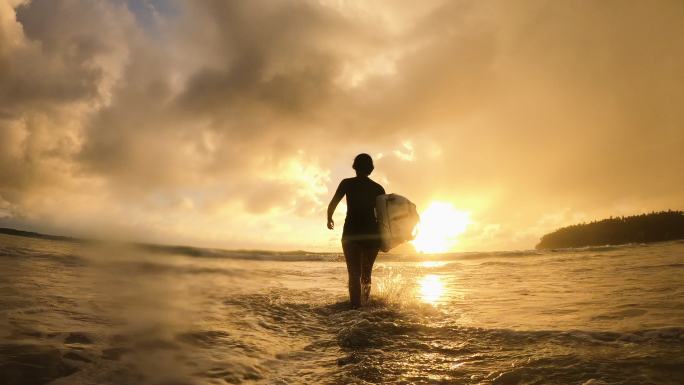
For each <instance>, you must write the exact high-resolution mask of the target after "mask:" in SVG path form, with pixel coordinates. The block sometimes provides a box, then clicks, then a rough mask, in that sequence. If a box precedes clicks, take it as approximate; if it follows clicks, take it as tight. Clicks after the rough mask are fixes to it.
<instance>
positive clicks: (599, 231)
mask: <svg viewBox="0 0 684 385" xmlns="http://www.w3.org/2000/svg"><path fill="white" fill-rule="evenodd" d="M675 239H684V212H682V211H671V210H670V211H661V212H653V213H650V214H641V215H634V216H630V217H618V218H613V217H611V218H609V219H603V220H600V221H594V222H591V223H582V224H578V225H572V226H568V227H563V228H561V229H558V230H556V231H554V232H552V233H549V234H546V235H544V236H543V237H542V238H541V241H540V242H539V244H538V245H537V249H555V248H565V247H585V246H600V245H620V244H625V243H647V242H662V241H671V240H675Z"/></svg>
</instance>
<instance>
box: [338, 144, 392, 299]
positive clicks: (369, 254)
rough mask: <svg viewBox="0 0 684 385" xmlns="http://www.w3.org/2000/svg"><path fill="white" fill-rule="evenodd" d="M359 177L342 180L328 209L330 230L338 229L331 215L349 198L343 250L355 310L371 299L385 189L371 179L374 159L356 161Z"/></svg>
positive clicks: (343, 232) (366, 158)
mask: <svg viewBox="0 0 684 385" xmlns="http://www.w3.org/2000/svg"><path fill="white" fill-rule="evenodd" d="M352 168H353V169H354V170H355V171H356V177H354V178H347V179H343V180H342V182H340V185H339V186H338V187H337V191H335V195H334V196H333V197H332V199H331V200H330V204H329V205H328V228H329V229H330V230H332V229H333V228H334V227H335V222H333V219H332V215H333V213H334V212H335V208H336V207H337V204H338V203H340V200H342V197H343V196H345V195H346V196H347V216H346V218H345V220H344V228H343V230H342V250H343V251H344V259H345V260H346V262H347V273H348V274H349V300H350V301H351V306H352V307H353V308H358V307H360V306H361V304H362V303H367V302H368V298H369V297H370V289H371V272H372V270H373V263H374V262H375V258H376V257H377V256H378V251H380V234H379V231H378V223H377V219H376V217H375V198H376V197H377V196H378V195H382V194H384V193H385V189H384V188H382V186H380V185H379V184H377V183H375V182H374V181H372V180H371V179H370V178H369V177H368V176H369V175H370V173H371V172H373V168H374V167H373V159H372V158H371V157H370V155H368V154H359V155H357V156H356V158H354V164H353V165H352Z"/></svg>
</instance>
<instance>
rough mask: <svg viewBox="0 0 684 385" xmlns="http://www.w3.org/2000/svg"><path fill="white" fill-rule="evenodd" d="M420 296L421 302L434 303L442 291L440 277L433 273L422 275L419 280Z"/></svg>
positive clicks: (442, 285)
mask: <svg viewBox="0 0 684 385" xmlns="http://www.w3.org/2000/svg"><path fill="white" fill-rule="evenodd" d="M418 284H419V290H420V298H421V299H422V300H423V302H427V303H431V304H433V305H434V304H435V303H436V302H437V301H439V299H440V298H441V297H442V294H443V293H444V284H443V283H442V279H441V278H440V277H439V276H438V275H435V274H428V275H426V276H424V277H423V278H422V279H421V280H420V281H419V282H418Z"/></svg>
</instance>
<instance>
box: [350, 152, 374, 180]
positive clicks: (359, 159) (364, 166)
mask: <svg viewBox="0 0 684 385" xmlns="http://www.w3.org/2000/svg"><path fill="white" fill-rule="evenodd" d="M352 168H353V169H354V170H356V173H357V174H358V175H363V176H368V175H370V173H371V172H373V168H374V167H373V159H372V158H371V157H370V155H368V154H359V155H357V156H356V158H354V164H352Z"/></svg>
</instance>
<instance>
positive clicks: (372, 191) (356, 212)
mask: <svg viewBox="0 0 684 385" xmlns="http://www.w3.org/2000/svg"><path fill="white" fill-rule="evenodd" d="M338 193H342V194H344V195H346V196H347V217H346V218H345V220H344V229H343V231H342V242H348V241H358V242H362V243H364V244H366V245H368V246H373V247H375V246H377V245H378V241H379V239H380V234H379V232H378V222H377V219H376V218H375V198H376V197H377V196H378V195H382V194H384V193H385V189H384V188H382V186H380V185H379V184H377V183H375V182H373V181H372V180H371V179H370V178H368V177H359V176H357V177H355V178H348V179H344V180H343V181H342V182H341V183H340V186H339V187H338Z"/></svg>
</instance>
